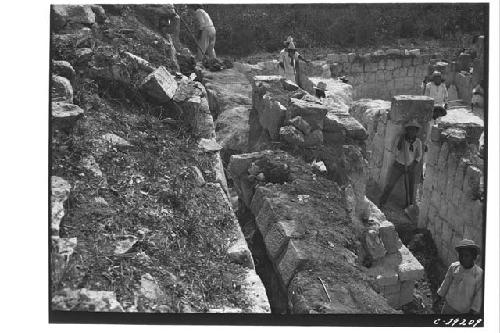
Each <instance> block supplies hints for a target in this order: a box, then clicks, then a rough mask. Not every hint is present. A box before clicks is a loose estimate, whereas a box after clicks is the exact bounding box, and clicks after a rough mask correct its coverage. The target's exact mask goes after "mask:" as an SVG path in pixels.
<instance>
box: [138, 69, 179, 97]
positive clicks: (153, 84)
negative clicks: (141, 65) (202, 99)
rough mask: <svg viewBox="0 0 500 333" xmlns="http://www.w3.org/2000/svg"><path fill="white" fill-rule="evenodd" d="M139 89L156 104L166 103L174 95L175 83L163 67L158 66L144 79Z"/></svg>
mask: <svg viewBox="0 0 500 333" xmlns="http://www.w3.org/2000/svg"><path fill="white" fill-rule="evenodd" d="M141 89H142V90H143V91H144V92H145V93H146V94H147V95H149V96H151V97H152V98H154V99H155V100H156V101H157V102H159V103H167V102H169V101H170V100H171V99H172V98H173V97H174V95H175V92H176V90H177V82H176V81H175V79H174V77H173V76H172V75H171V74H170V73H169V72H168V70H167V69H166V68H165V67H163V66H160V67H158V69H156V70H155V71H154V72H152V73H151V74H149V75H148V76H147V77H146V78H145V79H144V81H143V82H142V84H141Z"/></svg>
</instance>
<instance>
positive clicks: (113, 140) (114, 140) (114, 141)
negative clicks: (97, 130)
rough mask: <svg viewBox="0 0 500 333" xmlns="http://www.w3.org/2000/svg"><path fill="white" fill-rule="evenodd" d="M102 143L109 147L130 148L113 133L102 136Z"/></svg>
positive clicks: (128, 144)
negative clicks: (106, 143)
mask: <svg viewBox="0 0 500 333" xmlns="http://www.w3.org/2000/svg"><path fill="white" fill-rule="evenodd" d="M102 138H103V139H104V141H107V142H108V143H109V144H110V145H112V146H118V147H130V146H132V145H131V144H130V143H129V142H128V141H127V140H125V139H123V138H121V137H119V136H118V135H116V134H113V133H107V134H104V135H103V136H102Z"/></svg>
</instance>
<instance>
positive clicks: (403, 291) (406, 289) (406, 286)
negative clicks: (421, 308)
mask: <svg viewBox="0 0 500 333" xmlns="http://www.w3.org/2000/svg"><path fill="white" fill-rule="evenodd" d="M414 290H415V281H413V280H409V281H403V282H402V283H401V288H400V294H399V305H400V306H402V305H405V304H407V303H410V302H411V301H413V291H414Z"/></svg>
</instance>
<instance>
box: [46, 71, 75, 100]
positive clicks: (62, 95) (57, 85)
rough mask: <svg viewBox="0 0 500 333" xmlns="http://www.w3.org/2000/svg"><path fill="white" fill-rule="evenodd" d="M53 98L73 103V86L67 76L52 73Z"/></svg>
mask: <svg viewBox="0 0 500 333" xmlns="http://www.w3.org/2000/svg"><path fill="white" fill-rule="evenodd" d="M51 98H52V102H64V103H73V87H72V86H71V83H70V82H69V80H68V79H67V78H65V77H62V76H57V75H52V87H51Z"/></svg>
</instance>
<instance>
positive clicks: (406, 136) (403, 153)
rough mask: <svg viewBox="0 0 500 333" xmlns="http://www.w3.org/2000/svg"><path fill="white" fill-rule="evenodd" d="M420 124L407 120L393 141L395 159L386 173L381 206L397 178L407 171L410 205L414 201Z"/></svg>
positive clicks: (420, 148) (420, 144)
mask: <svg viewBox="0 0 500 333" xmlns="http://www.w3.org/2000/svg"><path fill="white" fill-rule="evenodd" d="M419 129H420V125H419V124H418V123H417V122H416V121H414V120H413V121H411V122H408V123H407V124H406V125H405V132H404V133H403V134H402V135H400V136H397V137H396V139H395V140H394V143H393V147H392V148H393V149H392V150H393V151H395V152H396V160H395V161H394V164H393V165H392V166H391V167H390V169H389V174H388V175H387V182H386V185H385V188H384V191H383V192H382V196H381V197H380V201H379V205H380V206H383V205H385V203H386V202H387V199H388V198H389V195H390V194H391V192H392V190H393V188H394V186H395V185H396V183H397V182H398V180H399V178H400V177H401V176H402V175H404V174H405V173H407V175H408V183H409V184H408V192H409V198H408V200H409V202H408V203H407V204H408V205H412V204H413V203H414V202H415V201H414V198H413V196H414V190H413V189H414V186H415V173H416V169H417V165H418V163H420V160H421V159H422V142H421V141H420V139H419V138H417V133H418V130H419Z"/></svg>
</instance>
